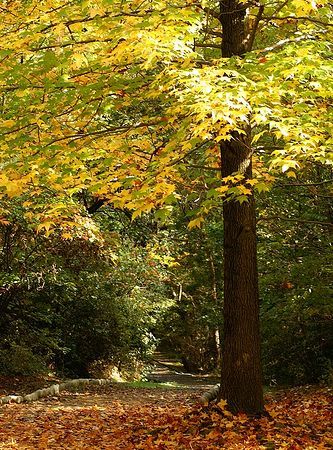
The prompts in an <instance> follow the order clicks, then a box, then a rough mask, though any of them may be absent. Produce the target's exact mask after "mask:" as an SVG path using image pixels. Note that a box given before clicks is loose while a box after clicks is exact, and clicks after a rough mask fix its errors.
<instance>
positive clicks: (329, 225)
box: [257, 216, 333, 228]
mask: <svg viewBox="0 0 333 450" xmlns="http://www.w3.org/2000/svg"><path fill="white" fill-rule="evenodd" d="M271 220H283V221H285V222H296V223H309V224H312V225H322V226H325V227H332V228H333V223H331V222H319V221H317V220H306V219H291V218H289V217H281V216H271V217H259V219H258V220H257V223H259V222H263V221H264V222H266V221H267V222H268V221H271Z"/></svg>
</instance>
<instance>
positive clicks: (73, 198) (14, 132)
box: [0, 0, 333, 413]
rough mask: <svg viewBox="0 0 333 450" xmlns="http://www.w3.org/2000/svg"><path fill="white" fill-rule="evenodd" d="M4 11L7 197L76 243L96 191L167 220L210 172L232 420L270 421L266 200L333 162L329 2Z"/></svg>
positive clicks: (107, 3) (33, 4) (87, 224)
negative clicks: (259, 416) (184, 192)
mask: <svg viewBox="0 0 333 450" xmlns="http://www.w3.org/2000/svg"><path fill="white" fill-rule="evenodd" d="M0 8H1V12H2V17H3V20H2V23H1V25H0V44H1V50H0V58H1V62H2V64H1V69H0V81H1V86H0V91H1V98H2V102H1V112H2V120H1V123H0V129H1V137H0V159H1V167H2V174H1V175H0V188H1V195H2V196H3V197H6V198H8V197H9V198H13V197H16V196H20V197H21V199H22V201H23V207H24V208H25V217H26V218H27V219H29V220H31V222H32V223H35V225H36V227H37V230H38V231H44V232H46V234H49V233H50V232H51V231H52V228H55V227H57V228H58V229H60V231H61V233H62V236H63V238H64V239H69V238H70V237H71V233H73V232H72V231H70V230H72V229H73V228H77V229H79V230H82V229H83V230H85V232H86V233H90V234H91V233H92V232H93V230H92V228H93V226H94V225H93V222H92V220H91V219H90V217H88V216H87V215H85V216H82V214H81V213H82V210H83V207H82V206H80V203H78V201H77V197H78V195H79V194H80V193H81V192H82V191H86V192H89V194H90V195H92V196H93V197H94V198H95V199H97V201H99V202H100V203H101V204H103V203H105V202H109V203H112V204H113V205H115V206H116V207H121V208H124V207H126V208H128V209H132V210H133V211H134V212H133V218H135V217H137V216H139V215H141V214H142V213H145V212H149V211H151V210H152V209H153V208H156V207H157V208H161V211H162V212H160V217H163V214H164V213H165V214H166V213H167V212H168V210H169V209H170V205H171V204H172V203H173V202H175V201H176V199H177V196H178V195H179V194H178V191H179V189H178V187H179V185H181V184H182V183H183V182H184V179H185V178H186V172H187V170H191V169H192V168H193V167H199V169H200V175H198V178H197V180H194V181H192V183H193V184H192V186H193V189H195V187H196V181H198V180H200V181H202V180H204V182H205V185H206V187H207V188H206V194H205V200H204V201H203V202H201V207H200V209H198V211H197V215H196V217H194V218H193V220H192V221H191V222H190V224H189V227H192V228H193V227H196V226H200V224H201V223H202V222H203V221H204V218H205V216H206V215H207V214H208V213H209V211H210V210H211V209H213V208H214V207H215V206H216V205H217V204H220V203H221V202H222V201H223V202H224V213H223V215H224V251H225V253H224V265H225V275H224V278H225V283H224V290H225V292H224V327H225V329H224V355H223V361H224V363H223V376H222V389H221V395H222V396H223V397H224V398H226V399H227V401H228V404H229V406H230V408H231V409H232V410H233V411H234V412H237V411H239V410H243V411H247V412H250V413H258V412H259V413H260V412H262V410H263V396H262V388H261V369H260V351H259V348H260V345H259V318H258V311H259V310H258V308H259V301H258V287H257V282H258V280H257V269H256V233H255V208H254V199H253V195H252V193H253V190H257V191H259V192H260V191H262V190H266V189H268V187H269V184H270V183H272V182H273V181H274V174H276V173H278V172H283V173H285V174H286V175H287V176H288V177H291V178H293V177H296V176H297V175H296V169H299V168H301V167H302V165H303V164H304V163H305V162H308V161H311V160H312V161H318V162H320V163H325V164H326V163H328V164H332V160H333V157H332V151H331V147H330V146H331V144H332V137H331V123H332V121H331V118H332V110H331V108H330V99H331V98H332V93H333V85H332V81H331V80H330V79H329V76H328V74H329V73H331V70H332V65H331V62H330V53H331V50H332V48H331V40H332V39H331V38H332V33H331V30H332V28H331V26H332V25H331V22H330V20H331V8H330V4H329V3H328V2H327V1H326V0H323V1H321V2H320V3H318V4H316V3H315V2H310V1H308V0H289V1H286V2H282V1H281V2H273V1H263V2H260V3H257V2H253V3H252V2H249V3H247V4H245V3H242V2H237V1H235V0H229V1H228V2H227V3H224V2H218V1H216V2H215V1H212V2H205V1H203V2H193V1H188V2H178V1H175V2H172V3H170V2H167V1H156V2H155V1H154V2H150V1H132V2H123V1H113V0H99V1H95V2H90V1H88V0H86V1H85V0H83V1H69V2H67V3H65V4H64V3H63V2H60V1H48V0H45V1H43V2H37V1H35V0H30V1H19V0H8V1H5V2H3V3H2V5H1V7H0ZM92 206H93V205H90V208H92ZM88 210H89V207H88ZM0 212H1V215H2V216H3V220H6V215H7V212H8V210H7V211H6V208H4V207H3V208H2V210H1V211H0Z"/></svg>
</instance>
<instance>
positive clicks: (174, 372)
mask: <svg viewBox="0 0 333 450" xmlns="http://www.w3.org/2000/svg"><path fill="white" fill-rule="evenodd" d="M147 380H148V381H153V382H156V383H168V384H171V385H172V384H173V385H175V386H181V387H187V388H194V389H197V388H204V387H206V388H208V389H209V387H211V386H214V385H215V384H217V383H219V378H218V377H216V376H213V375H199V374H191V373H186V372H185V371H184V368H183V366H182V364H181V363H180V362H179V360H178V359H176V358H170V357H169V356H166V355H165V354H163V353H155V354H154V355H153V358H152V360H151V369H150V371H149V373H148V375H147Z"/></svg>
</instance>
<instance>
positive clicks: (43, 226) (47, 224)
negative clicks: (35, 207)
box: [37, 221, 54, 234]
mask: <svg viewBox="0 0 333 450" xmlns="http://www.w3.org/2000/svg"><path fill="white" fill-rule="evenodd" d="M52 225H54V222H51V221H46V222H43V223H40V224H39V225H38V226H37V233H39V232H40V231H41V230H43V229H45V231H46V232H48V231H49V230H50V228H51V226H52ZM48 234H49V233H48Z"/></svg>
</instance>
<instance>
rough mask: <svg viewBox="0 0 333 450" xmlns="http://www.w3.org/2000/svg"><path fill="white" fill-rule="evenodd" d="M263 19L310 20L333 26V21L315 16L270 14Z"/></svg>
mask: <svg viewBox="0 0 333 450" xmlns="http://www.w3.org/2000/svg"><path fill="white" fill-rule="evenodd" d="M263 19H265V20H266V21H270V20H287V19H293V20H308V21H309V22H313V23H317V24H318V25H323V26H325V27H333V23H329V22H324V21H322V20H319V19H314V18H312V17H309V16H283V17H280V16H268V17H263Z"/></svg>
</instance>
